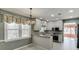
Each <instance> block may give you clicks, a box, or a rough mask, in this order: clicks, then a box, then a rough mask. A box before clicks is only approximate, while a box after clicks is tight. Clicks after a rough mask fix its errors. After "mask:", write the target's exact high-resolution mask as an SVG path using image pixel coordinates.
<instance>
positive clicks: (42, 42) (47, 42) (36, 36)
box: [33, 32, 53, 50]
mask: <svg viewBox="0 0 79 59" xmlns="http://www.w3.org/2000/svg"><path fill="white" fill-rule="evenodd" d="M33 44H34V45H37V46H39V47H42V48H44V49H49V50H50V49H52V48H53V39H52V36H51V35H50V34H45V35H43V34H40V33H39V32H34V33H33Z"/></svg>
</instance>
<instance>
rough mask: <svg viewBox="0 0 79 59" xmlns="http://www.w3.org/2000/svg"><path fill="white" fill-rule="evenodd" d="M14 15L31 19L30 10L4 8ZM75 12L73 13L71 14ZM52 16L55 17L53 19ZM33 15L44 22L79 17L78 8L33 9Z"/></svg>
mask: <svg viewBox="0 0 79 59" xmlns="http://www.w3.org/2000/svg"><path fill="white" fill-rule="evenodd" d="M2 9H3V10H7V11H10V12H13V13H17V14H20V15H24V16H27V17H29V14H30V10H29V8H2ZM70 10H73V12H72V11H71V12H69V11H70ZM51 14H53V16H52V17H51ZM32 15H33V17H36V18H39V19H40V18H41V19H43V20H60V19H66V18H74V17H79V9H78V8H33V9H32Z"/></svg>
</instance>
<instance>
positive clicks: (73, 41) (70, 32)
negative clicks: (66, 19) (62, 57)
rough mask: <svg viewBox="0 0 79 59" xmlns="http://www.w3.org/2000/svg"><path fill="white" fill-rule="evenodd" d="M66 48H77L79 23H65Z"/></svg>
mask: <svg viewBox="0 0 79 59" xmlns="http://www.w3.org/2000/svg"><path fill="white" fill-rule="evenodd" d="M63 45H64V49H68V50H69V49H71V50H73V49H77V48H76V47H77V24H76V23H64V44H63Z"/></svg>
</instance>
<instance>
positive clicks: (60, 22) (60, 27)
mask: <svg viewBox="0 0 79 59" xmlns="http://www.w3.org/2000/svg"><path fill="white" fill-rule="evenodd" d="M52 27H54V28H55V27H59V29H60V30H62V28H63V22H62V21H56V22H49V23H48V30H51V29H52Z"/></svg>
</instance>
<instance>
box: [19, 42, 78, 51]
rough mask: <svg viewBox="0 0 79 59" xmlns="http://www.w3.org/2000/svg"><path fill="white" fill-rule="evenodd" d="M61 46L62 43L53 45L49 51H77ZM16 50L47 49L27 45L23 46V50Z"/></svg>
mask: <svg viewBox="0 0 79 59" xmlns="http://www.w3.org/2000/svg"><path fill="white" fill-rule="evenodd" d="M64 47H65V46H64V45H63V43H56V42H54V43H53V47H52V49H51V50H77V48H67V47H65V48H64ZM18 50H47V49H43V48H40V47H37V46H34V45H33V44H31V45H29V46H28V47H27V46H25V47H24V48H21V49H18Z"/></svg>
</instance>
